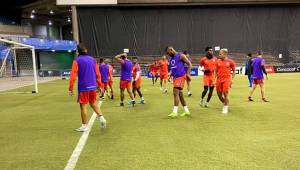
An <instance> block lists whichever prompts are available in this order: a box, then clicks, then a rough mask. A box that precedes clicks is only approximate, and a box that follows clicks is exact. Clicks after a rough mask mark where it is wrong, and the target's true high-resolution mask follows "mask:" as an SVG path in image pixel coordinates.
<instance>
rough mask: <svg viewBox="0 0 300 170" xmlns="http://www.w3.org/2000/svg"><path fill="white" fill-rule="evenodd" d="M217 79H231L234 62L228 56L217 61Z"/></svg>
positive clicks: (221, 80)
mask: <svg viewBox="0 0 300 170" xmlns="http://www.w3.org/2000/svg"><path fill="white" fill-rule="evenodd" d="M216 67H217V68H216V69H217V81H218V82H224V81H231V70H233V71H235V62H234V61H233V60H231V59H229V58H226V59H224V60H221V59H218V61H217V66H216Z"/></svg>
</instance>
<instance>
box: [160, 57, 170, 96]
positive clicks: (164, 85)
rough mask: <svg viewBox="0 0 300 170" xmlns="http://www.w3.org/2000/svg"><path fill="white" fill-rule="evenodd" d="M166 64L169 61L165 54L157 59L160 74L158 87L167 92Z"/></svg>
mask: <svg viewBox="0 0 300 170" xmlns="http://www.w3.org/2000/svg"><path fill="white" fill-rule="evenodd" d="M168 65H169V62H168V60H167V58H166V56H162V59H161V60H159V62H158V66H159V74H160V89H161V90H162V91H163V92H164V93H167V81H168Z"/></svg>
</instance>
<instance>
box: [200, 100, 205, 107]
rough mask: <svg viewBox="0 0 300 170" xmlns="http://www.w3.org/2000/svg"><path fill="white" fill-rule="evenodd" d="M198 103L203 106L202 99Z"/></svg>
mask: <svg viewBox="0 0 300 170" xmlns="http://www.w3.org/2000/svg"><path fill="white" fill-rule="evenodd" d="M199 105H200V106H202V107H204V101H203V99H201V100H200V102H199Z"/></svg>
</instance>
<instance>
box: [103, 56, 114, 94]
mask: <svg viewBox="0 0 300 170" xmlns="http://www.w3.org/2000/svg"><path fill="white" fill-rule="evenodd" d="M104 62H105V64H107V65H108V87H109V89H110V99H114V90H113V80H114V79H113V66H112V65H110V64H108V63H109V59H105V60H104Z"/></svg>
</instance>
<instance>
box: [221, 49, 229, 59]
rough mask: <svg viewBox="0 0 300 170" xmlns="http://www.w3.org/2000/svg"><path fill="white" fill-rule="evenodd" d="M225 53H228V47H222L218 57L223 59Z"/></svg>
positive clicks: (225, 55)
mask: <svg viewBox="0 0 300 170" xmlns="http://www.w3.org/2000/svg"><path fill="white" fill-rule="evenodd" d="M227 55H228V49H227V48H222V49H221V50H220V54H219V56H220V59H222V60H224V59H225V58H226V57H227Z"/></svg>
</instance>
